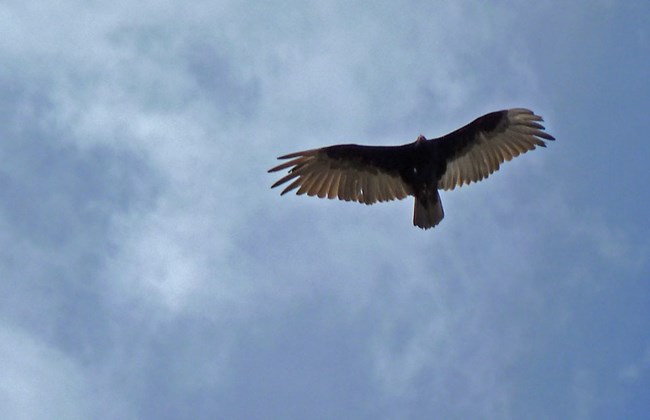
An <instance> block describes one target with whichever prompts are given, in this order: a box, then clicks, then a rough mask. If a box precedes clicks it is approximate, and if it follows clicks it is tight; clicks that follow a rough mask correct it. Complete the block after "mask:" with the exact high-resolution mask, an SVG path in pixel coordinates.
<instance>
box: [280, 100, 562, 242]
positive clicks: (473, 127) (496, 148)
mask: <svg viewBox="0 0 650 420" xmlns="http://www.w3.org/2000/svg"><path fill="white" fill-rule="evenodd" d="M540 121H542V118H541V117H539V116H537V115H535V114H533V113H532V112H531V111H529V110H526V109H522V108H516V109H510V110H504V111H497V112H492V113H489V114H486V115H484V116H482V117H480V118H477V119H476V120H474V121H473V122H471V123H469V124H467V125H466V126H464V127H462V128H460V129H458V130H456V131H454V132H452V133H449V134H447V135H445V136H442V137H439V138H436V139H432V140H427V139H426V138H424V137H423V136H419V137H418V139H417V140H416V141H415V142H413V143H409V144H405V145H402V146H360V145H356V144H343V145H337V146H329V147H324V148H321V149H313V150H307V151H304V152H298V153H292V154H289V155H285V156H281V157H280V159H291V160H289V161H288V162H285V163H283V164H281V165H278V166H276V167H274V168H272V169H271V170H270V171H269V172H275V171H279V170H282V169H287V168H289V173H288V174H287V175H286V176H284V177H283V178H281V179H280V180H279V181H278V182H276V183H275V184H273V187H276V186H278V185H281V184H283V183H286V182H289V181H292V182H291V183H290V184H289V185H288V186H287V187H286V188H285V189H284V190H283V191H282V194H285V193H287V192H289V191H291V190H293V189H296V188H298V191H297V194H304V193H306V194H307V195H312V196H318V197H321V198H325V197H328V198H339V199H341V200H346V201H350V200H352V201H358V202H361V203H365V204H373V203H375V202H377V201H387V200H393V199H402V198H405V197H406V196H407V195H412V196H414V197H415V211H414V218H413V223H414V224H415V225H416V226H419V227H421V228H424V229H427V228H430V227H433V226H435V225H436V224H438V223H439V222H440V220H442V218H443V217H444V213H443V210H442V204H441V202H440V196H439V195H438V190H439V189H445V190H449V189H453V188H454V187H456V186H461V185H463V184H469V183H470V182H476V181H480V180H481V179H483V178H486V177H487V176H488V175H490V174H491V173H492V172H494V171H495V170H497V169H498V168H499V165H500V164H501V163H502V162H503V161H504V160H510V159H512V158H513V157H515V156H518V155H519V154H521V153H525V152H526V151H528V150H533V149H534V148H535V147H536V146H545V144H544V141H543V140H541V139H545V140H554V139H553V137H552V136H550V135H549V134H547V133H545V132H544V131H542V130H543V129H544V127H543V126H542V125H541V124H539V123H538V122H540Z"/></svg>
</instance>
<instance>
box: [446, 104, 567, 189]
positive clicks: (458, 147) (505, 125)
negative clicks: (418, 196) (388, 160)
mask: <svg viewBox="0 0 650 420" xmlns="http://www.w3.org/2000/svg"><path fill="white" fill-rule="evenodd" d="M540 122H542V117H540V116H539V115H535V114H533V112H532V111H529V110H527V109H523V108H514V109H509V110H504V111H497V112H492V113H489V114H486V115H483V116H482V117H479V118H477V119H476V120H474V121H472V122H471V123H469V124H467V125H466V126H464V127H462V128H460V129H458V130H456V131H454V132H452V133H450V134H447V135H446V136H443V137H441V138H440V139H437V140H435V141H436V142H437V143H438V144H437V145H436V147H438V148H439V150H441V152H442V154H443V155H444V157H445V159H446V161H447V169H446V171H445V173H444V175H443V176H442V177H441V178H440V181H439V182H438V188H442V189H444V190H451V189H453V188H455V187H456V186H461V185H463V184H469V183H471V182H477V181H480V180H482V179H484V178H487V177H488V176H489V175H490V174H491V173H493V172H494V171H496V170H498V169H499V166H500V164H501V163H503V162H504V161H506V160H510V159H512V158H513V157H516V156H519V155H520V154H522V153H526V152H527V151H529V150H533V149H535V147H536V146H541V147H545V146H546V145H545V143H544V140H555V139H554V138H553V136H551V135H550V134H548V133H546V132H544V131H543V130H544V126H542V125H541V124H540Z"/></svg>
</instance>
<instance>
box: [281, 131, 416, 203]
mask: <svg viewBox="0 0 650 420" xmlns="http://www.w3.org/2000/svg"><path fill="white" fill-rule="evenodd" d="M408 150H409V149H408V148H407V147H406V146H359V145H356V144H344V145H338V146H330V147H323V148H320V149H312V150H306V151H302V152H297V153H291V154H288V155H284V156H280V157H279V158H278V159H290V160H289V161H287V162H285V163H282V164H280V165H278V166H276V167H274V168H271V169H270V170H269V172H277V171H281V170H283V169H288V170H289V173H288V174H287V175H285V176H284V177H282V178H281V179H279V180H278V181H277V182H276V183H275V184H273V185H272V186H271V188H275V187H277V186H279V185H281V184H284V183H286V182H289V181H292V182H291V183H290V184H289V185H288V186H287V187H286V188H285V189H284V190H283V191H282V194H285V193H287V192H289V191H291V190H294V189H296V188H298V191H297V192H296V194H298V195H300V194H307V195H309V196H318V197H320V198H325V197H327V198H337V197H338V198H339V199H340V200H345V201H357V202H359V203H364V204H373V203H375V202H377V201H389V200H394V199H398V200H401V199H403V198H405V197H406V196H407V195H409V194H412V193H413V192H412V189H411V187H410V186H408V185H407V184H406V183H404V182H403V181H402V178H401V177H400V175H399V168H400V164H401V163H403V161H404V159H407V155H408Z"/></svg>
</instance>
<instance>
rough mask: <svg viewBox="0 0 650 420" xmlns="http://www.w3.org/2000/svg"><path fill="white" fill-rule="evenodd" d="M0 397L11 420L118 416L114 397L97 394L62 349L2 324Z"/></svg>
mask: <svg viewBox="0 0 650 420" xmlns="http://www.w3.org/2000/svg"><path fill="white" fill-rule="evenodd" d="M0 367H1V368H2V376H1V378H0V401H2V414H3V416H6V417H7V418H12V419H37V418H65V419H87V418H90V417H95V416H97V415H99V414H100V413H101V415H102V416H103V417H110V416H117V417H120V416H123V415H124V414H125V413H126V412H125V411H124V410H125V406H124V405H123V404H122V402H121V401H120V399H119V398H109V395H108V394H106V395H103V396H102V395H100V394H99V393H98V388H97V387H96V384H94V383H93V382H92V381H91V380H89V378H88V377H87V376H86V372H85V369H84V368H83V367H82V366H80V365H79V364H78V363H77V361H75V360H74V359H72V358H70V357H68V356H67V355H66V354H65V353H63V352H61V351H59V350H57V349H55V348H52V347H50V346H49V345H48V344H47V343H45V342H42V341H40V340H38V339H35V338H34V337H32V336H30V335H29V334H28V333H25V332H24V331H21V330H20V329H16V328H15V327H12V326H11V325H9V324H7V323H3V324H2V325H0Z"/></svg>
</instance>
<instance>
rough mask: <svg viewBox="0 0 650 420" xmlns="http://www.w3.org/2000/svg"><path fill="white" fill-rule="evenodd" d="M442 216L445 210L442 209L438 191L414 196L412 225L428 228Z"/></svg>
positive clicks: (435, 223)
mask: <svg viewBox="0 0 650 420" xmlns="http://www.w3.org/2000/svg"><path fill="white" fill-rule="evenodd" d="M443 217H445V212H444V211H443V210H442V203H441V202H440V195H439V194H438V191H435V192H434V193H433V194H430V195H428V196H423V197H415V208H414V209H413V225H415V226H417V227H419V228H422V229H429V228H432V227H434V226H435V225H437V224H438V223H440V221H441V220H442V218H443Z"/></svg>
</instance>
